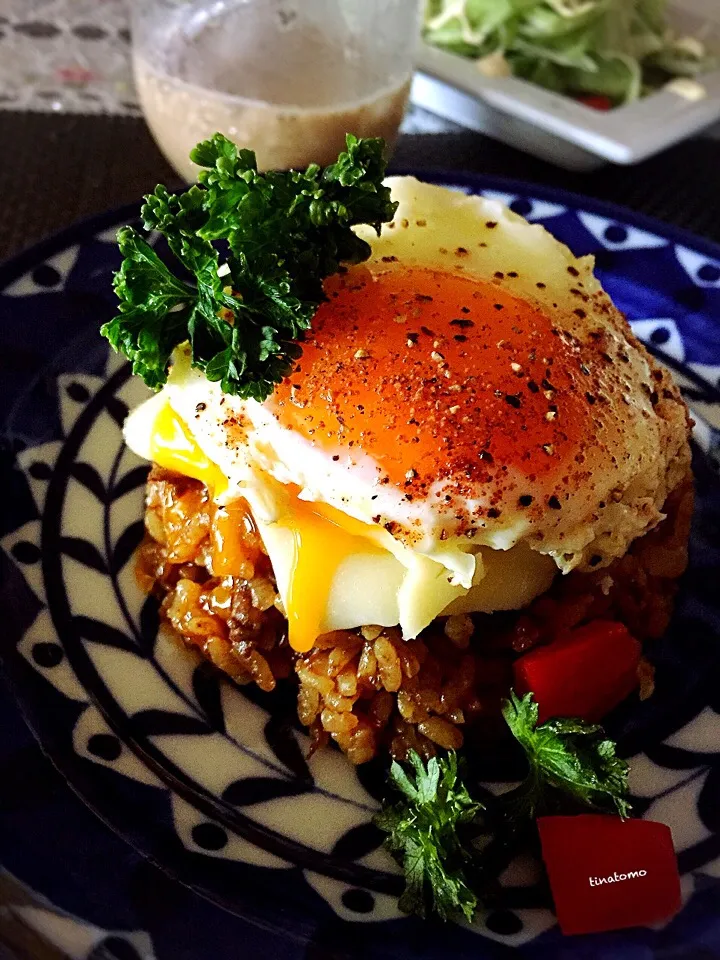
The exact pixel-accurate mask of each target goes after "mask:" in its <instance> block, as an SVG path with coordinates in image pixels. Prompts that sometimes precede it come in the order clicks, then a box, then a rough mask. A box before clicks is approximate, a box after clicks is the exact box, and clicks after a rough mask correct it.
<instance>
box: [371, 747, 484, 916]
mask: <svg viewBox="0 0 720 960" xmlns="http://www.w3.org/2000/svg"><path fill="white" fill-rule="evenodd" d="M409 761H410V762H409V769H408V771H407V772H406V770H405V769H404V768H403V767H402V766H401V765H400V764H399V763H398V762H397V761H396V760H393V763H392V766H391V768H390V781H391V783H392V784H393V786H394V787H395V789H396V790H397V791H399V792H400V793H401V794H402V796H403V799H402V800H401V801H400V802H399V803H396V804H395V805H393V806H386V807H385V808H384V809H383V810H382V812H381V813H379V814H378V815H377V816H376V818H375V823H376V825H377V826H378V827H380V829H381V830H385V831H386V832H387V833H388V834H389V836H388V838H387V840H386V846H387V848H388V850H390V852H391V853H393V854H395V856H396V857H397V858H398V859H399V860H400V862H401V863H402V867H403V870H404V872H405V883H406V886H405V891H404V893H403V895H402V897H401V898H400V902H399V906H400V909H401V910H404V911H405V912H406V913H417V914H419V915H420V916H421V917H424V916H425V908H426V903H427V906H428V908H429V909H430V910H432V911H434V912H435V913H437V914H438V916H440V917H441V918H442V919H443V920H448V919H451V918H453V917H458V916H461V915H462V916H465V917H466V918H467V919H468V920H471V919H472V917H473V914H474V913H475V910H476V908H477V902H478V901H477V897H476V895H475V894H474V893H473V891H472V890H471V889H470V887H469V886H468V882H467V879H466V877H465V872H464V866H465V864H466V862H467V861H468V860H469V859H470V858H471V853H470V852H469V851H468V850H467V849H466V848H465V847H464V846H463V844H462V843H461V841H460V838H459V836H458V827H460V826H461V825H462V824H464V823H469V822H470V821H472V820H473V819H474V818H475V817H476V815H477V814H478V813H479V812H480V810H481V809H482V805H481V804H479V803H476V802H474V801H473V800H471V799H470V795H469V794H468V792H467V789H466V788H465V787H464V786H463V784H462V783H461V782H460V780H459V778H458V761H457V756H456V754H455V753H449V754H448V755H447V756H446V757H444V758H443V759H442V760H438V759H437V757H432V758H431V759H430V760H428V762H427V765H426V764H425V763H424V762H423V760H422V759H421V758H420V756H418V754H417V753H415V752H412V753H411V754H410V757H409Z"/></svg>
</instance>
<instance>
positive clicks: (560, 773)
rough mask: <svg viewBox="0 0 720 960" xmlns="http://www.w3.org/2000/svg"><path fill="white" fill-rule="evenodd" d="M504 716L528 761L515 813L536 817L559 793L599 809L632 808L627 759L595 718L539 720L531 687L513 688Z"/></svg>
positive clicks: (515, 795)
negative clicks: (527, 689) (525, 690)
mask: <svg viewBox="0 0 720 960" xmlns="http://www.w3.org/2000/svg"><path fill="white" fill-rule="evenodd" d="M503 717H504V718H505V722H506V723H507V725H508V726H509V727H510V730H511V732H512V734H513V736H514V737H515V739H516V740H517V741H518V742H519V743H520V745H521V746H522V748H523V750H524V751H525V756H526V757H527V761H528V767H529V770H528V775H527V777H526V779H525V781H524V782H523V783H522V784H520V786H519V787H518V788H517V789H516V790H514V791H513V792H512V793H510V794H506V802H507V803H508V804H510V803H512V805H513V810H514V812H515V814H516V815H518V814H520V813H524V814H526V815H527V816H530V817H534V816H536V815H537V814H539V813H544V812H546V811H547V810H548V809H552V806H553V804H554V801H556V800H557V795H558V793H560V794H564V795H565V796H567V797H570V798H571V799H573V800H576V801H578V802H579V803H581V804H584V805H585V806H588V807H594V808H596V809H598V810H604V811H608V812H616V813H619V814H620V816H621V817H627V816H629V814H630V804H629V803H628V801H627V792H628V765H627V763H626V762H625V761H624V760H621V759H620V757H618V756H616V755H615V744H614V743H613V741H612V740H610V739H608V737H606V736H605V731H604V730H603V728H602V727H601V726H600V725H599V724H597V723H586V722H585V721H584V720H578V719H577V718H574V717H559V718H554V719H552V720H547V721H546V722H545V723H542V724H539V725H538V705H537V703H535V701H534V700H533V695H532V694H531V693H527V694H525V696H524V697H518V696H517V695H516V694H515V693H514V692H513V691H511V692H510V698H509V699H508V700H506V701H505V703H504V705H503Z"/></svg>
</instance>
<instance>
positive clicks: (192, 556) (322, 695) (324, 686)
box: [137, 467, 693, 764]
mask: <svg viewBox="0 0 720 960" xmlns="http://www.w3.org/2000/svg"><path fill="white" fill-rule="evenodd" d="M692 503H693V491H692V480H691V478H690V477H689V476H688V477H687V478H686V480H685V481H684V482H683V483H682V484H681V485H680V486H679V487H677V488H676V489H675V490H674V491H673V492H672V494H671V495H670V497H669V498H668V500H667V503H666V504H665V514H666V519H665V520H664V521H663V522H662V523H661V524H660V525H659V526H658V527H657V528H656V529H655V530H654V531H652V532H651V533H649V534H648V535H646V536H645V537H643V538H641V539H639V540H637V541H635V543H634V544H633V545H632V547H631V549H630V551H629V552H628V553H627V554H626V556H624V557H622V558H621V559H619V560H616V561H615V562H614V563H613V564H612V565H611V566H609V567H605V568H603V569H601V570H597V571H593V572H591V573H577V572H574V573H571V574H570V575H568V576H566V577H561V576H558V577H556V578H555V581H554V583H553V585H552V587H551V588H550V590H548V591H547V593H545V594H543V595H542V596H541V597H539V598H537V599H536V600H535V601H534V602H533V603H532V604H531V605H530V607H528V608H527V609H526V610H523V611H517V612H514V613H511V614H505V613H503V614H492V615H476V616H473V617H472V618H471V617H469V616H465V615H462V616H454V617H446V618H439V619H438V620H436V621H435V622H434V623H433V624H432V625H431V626H430V627H429V628H428V629H427V630H425V631H424V632H423V633H422V635H421V636H420V637H419V638H417V639H415V640H409V641H403V640H402V638H401V636H400V632H399V630H398V629H397V628H395V627H379V626H374V625H372V624H368V625H366V626H363V627H361V628H359V629H357V630H339V631H334V632H332V633H327V634H324V635H323V636H321V637H318V638H317V641H316V643H315V646H314V647H313V649H312V650H310V651H309V652H308V653H304V654H297V653H296V652H295V651H293V650H292V649H291V647H290V645H289V643H288V639H287V621H286V620H285V617H284V614H283V612H282V602H281V600H280V597H279V596H278V593H277V587H276V584H275V580H274V576H273V572H272V568H271V565H270V561H269V559H268V557H267V554H266V553H265V551H264V549H263V544H262V541H261V539H260V537H259V535H258V533H257V530H256V529H255V527H254V524H253V522H252V518H251V517H250V516H249V513H248V514H246V515H245V522H244V524H243V525H242V527H241V534H242V535H241V537H240V538H239V539H238V541H237V542H236V543H235V544H234V549H235V554H234V556H233V563H232V566H233V569H234V571H236V572H235V573H234V574H230V573H228V572H227V567H228V564H227V563H226V562H224V561H223V557H222V555H221V554H222V551H221V550H219V548H218V545H219V544H222V543H223V538H222V536H221V532H220V525H221V523H222V515H221V512H220V511H219V510H218V508H216V507H215V505H214V504H213V502H212V499H211V497H210V496H209V494H208V491H207V489H206V487H205V486H204V485H203V484H201V483H199V482H198V481H196V480H192V479H189V478H187V477H184V476H180V475H179V474H174V473H170V472H169V471H166V470H163V469H160V468H158V467H153V469H152V471H151V474H150V477H149V480H148V490H147V509H146V514H145V525H146V530H147V534H146V537H145V540H144V541H143V544H142V546H141V547H140V550H139V553H138V560H137V577H138V582H139V583H140V585H141V587H142V588H143V589H144V590H145V591H146V592H148V593H153V594H154V595H155V596H156V597H157V598H158V600H159V601H160V610H161V616H162V619H163V621H164V622H165V623H166V624H167V625H168V626H169V627H170V628H171V629H172V631H173V632H174V633H175V634H176V635H177V637H178V638H179V639H180V640H181V641H182V642H184V643H185V644H187V645H189V646H191V647H193V648H195V649H197V650H199V651H200V652H201V653H202V654H203V655H204V656H205V657H207V658H208V659H209V660H210V661H211V662H212V663H214V664H215V666H216V667H218V668H219V669H220V670H222V671H223V672H225V673H227V674H228V675H229V676H230V677H232V678H233V680H235V681H237V682H238V683H242V684H246V683H256V684H257V685H258V687H259V688H260V689H261V690H264V691H266V692H269V691H271V690H274V689H275V686H276V684H277V681H279V680H286V679H288V678H291V677H292V676H293V675H294V678H295V681H296V682H297V686H298V716H299V718H300V721H301V722H302V723H303V724H304V725H305V726H306V727H308V728H309V730H310V731H311V734H312V738H313V748H316V747H318V746H322V745H323V744H325V743H326V742H327V741H328V740H329V739H330V738H332V739H333V740H334V741H335V742H336V743H337V744H338V745H339V746H340V747H341V748H342V750H344V751H345V753H346V754H347V756H348V758H349V759H350V760H351V761H352V762H353V763H356V764H359V763H364V762H366V761H368V760H370V759H372V758H373V757H374V756H375V755H376V754H377V753H378V751H379V750H381V749H383V748H387V749H389V750H390V752H391V753H392V754H393V755H394V756H396V757H404V756H405V755H406V754H407V751H408V750H409V749H411V748H414V749H416V750H417V751H419V752H420V753H421V754H424V755H426V756H427V755H431V754H433V753H434V752H435V750H436V748H437V747H440V748H445V749H448V748H458V747H460V746H462V743H463V739H464V733H463V731H464V730H468V729H471V728H472V727H473V726H474V725H476V724H478V723H479V722H482V721H483V720H484V719H486V718H488V717H492V716H496V715H497V713H498V708H499V703H500V701H501V699H502V698H503V697H504V696H505V695H506V694H507V691H508V689H509V687H510V683H511V676H512V661H513V659H514V657H516V656H517V654H519V653H522V652H524V651H526V650H528V649H530V648H531V647H533V646H535V645H536V644H539V643H547V642H549V641H550V640H552V639H554V638H555V637H557V636H558V635H560V634H561V633H562V631H564V630H567V629H570V628H572V627H575V626H578V625H580V624H582V623H586V622H588V621H590V620H593V619H596V618H598V617H603V618H611V619H615V620H619V621H621V622H623V623H625V624H626V625H627V627H628V629H629V630H630V631H631V632H632V633H633V634H634V635H635V636H636V637H637V638H638V639H640V640H644V639H648V638H652V637H658V636H660V635H661V634H662V633H663V632H664V631H665V629H666V628H667V625H668V622H669V619H670V616H671V614H672V606H673V600H674V596H675V592H676V589H677V585H676V581H677V578H678V577H679V576H680V575H681V574H682V572H683V571H684V570H685V567H686V565H687V540H688V535H689V528H690V517H691V514H692ZM641 669H642V676H641V681H642V683H641V692H642V693H643V694H644V695H646V694H647V692H648V691H649V690H651V688H652V677H651V674H650V673H649V672H648V665H647V663H646V662H643V664H642V668H641Z"/></svg>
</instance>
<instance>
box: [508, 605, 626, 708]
mask: <svg viewBox="0 0 720 960" xmlns="http://www.w3.org/2000/svg"><path fill="white" fill-rule="evenodd" d="M641 652H642V648H641V646H640V644H639V643H638V641H637V640H636V639H635V638H634V637H632V636H631V635H630V633H629V632H628V630H627V627H625V626H624V625H623V624H622V623H616V622H615V621H612V620H594V621H593V622H592V623H588V624H586V625H585V626H583V627H576V628H575V629H574V630H571V631H569V633H567V634H566V635H565V636H563V637H562V638H560V639H558V640H553V642H552V643H549V644H547V645H546V646H542V647H535V648H534V649H533V650H531V651H530V652H529V653H526V654H524V656H522V657H520V658H519V659H518V660H516V661H515V663H514V665H513V674H514V681H515V690H516V691H517V692H519V693H529V692H530V691H532V693H533V694H534V695H535V700H536V702H537V704H538V708H539V722H540V723H544V721H545V720H548V719H549V718H550V717H581V718H582V719H583V720H587V721H589V722H590V723H597V722H598V721H599V720H602V718H603V717H604V716H605V714H606V713H608V712H609V711H610V710H612V708H613V707H615V706H617V705H618V703H620V702H621V701H622V700H624V699H625V697H627V696H628V694H630V693H632V691H633V690H634V689H635V688H636V687H637V685H638V675H637V668H638V663H639V662H640V655H641Z"/></svg>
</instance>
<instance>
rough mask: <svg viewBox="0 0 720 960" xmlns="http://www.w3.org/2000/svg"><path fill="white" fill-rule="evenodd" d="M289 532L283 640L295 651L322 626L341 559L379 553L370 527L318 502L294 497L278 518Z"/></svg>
mask: <svg viewBox="0 0 720 960" xmlns="http://www.w3.org/2000/svg"><path fill="white" fill-rule="evenodd" d="M279 522H280V523H281V524H282V525H283V526H287V527H288V528H289V529H290V530H291V531H292V535H293V560H292V568H291V573H290V586H289V589H288V595H287V601H286V613H287V618H288V639H289V641H290V646H291V647H292V648H293V649H294V650H297V651H298V652H299V653H305V652H307V651H308V650H310V649H311V647H312V646H313V645H314V643H315V641H316V639H317V638H318V636H319V635H320V633H321V631H322V623H323V619H324V615H325V610H326V608H327V602H328V598H329V595H330V588H331V586H332V581H333V578H334V576H335V574H336V572H337V570H338V568H339V567H340V564H341V563H342V562H343V560H345V559H346V558H348V557H350V556H353V555H356V554H358V553H365V554H367V553H382V552H383V550H382V548H380V547H376V546H375V545H374V544H373V543H372V541H371V540H370V539H368V537H369V536H372V528H371V527H370V526H369V525H368V524H366V523H362V521H360V520H356V519H355V518H354V517H348V516H347V515H346V514H344V513H342V512H341V511H340V510H336V509H335V508H334V507H330V506H328V505H327V504H323V503H309V502H307V501H303V500H295V501H293V505H292V511H291V512H289V513H288V515H287V516H284V517H282V518H281V520H280V521H279Z"/></svg>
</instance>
